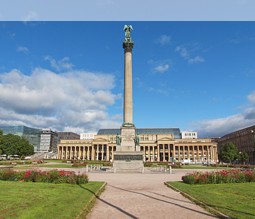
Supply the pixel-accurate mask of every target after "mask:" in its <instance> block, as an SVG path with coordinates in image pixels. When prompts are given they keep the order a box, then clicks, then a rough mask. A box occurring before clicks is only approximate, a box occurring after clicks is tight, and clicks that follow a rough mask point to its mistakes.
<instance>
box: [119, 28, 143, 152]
mask: <svg viewBox="0 0 255 219" xmlns="http://www.w3.org/2000/svg"><path fill="white" fill-rule="evenodd" d="M132 30H133V28H132V26H131V25H125V27H124V31H125V39H124V41H123V44H122V46H123V49H124V103H123V109H124V112H123V124H122V127H121V136H120V138H121V143H120V147H117V151H136V147H135V140H136V135H135V125H134V124H133V91H132V49H133V46H134V42H133V40H132V39H131V31H132ZM116 141H117V140H116ZM117 145H118V143H117ZM138 150H139V149H138Z"/></svg>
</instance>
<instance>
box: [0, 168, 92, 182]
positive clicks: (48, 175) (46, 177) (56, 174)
mask: <svg viewBox="0 0 255 219" xmlns="http://www.w3.org/2000/svg"><path fill="white" fill-rule="evenodd" d="M0 180H8V181H21V182H24V181H25V182H48V183H69V184H84V183H87V182H88V176H87V175H86V174H78V175H77V174H75V173H74V172H72V171H65V170H50V171H40V170H26V171H13V170H1V171H0Z"/></svg>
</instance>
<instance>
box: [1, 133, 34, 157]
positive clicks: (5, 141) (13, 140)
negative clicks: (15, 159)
mask: <svg viewBox="0 0 255 219" xmlns="http://www.w3.org/2000/svg"><path fill="white" fill-rule="evenodd" d="M0 152H1V153H2V154H6V155H19V156H22V155H24V156H28V155H32V154H33V153H34V147H33V145H31V144H29V142H28V141H27V140H26V139H24V138H21V137H20V136H18V135H12V134H7V135H2V136H0Z"/></svg>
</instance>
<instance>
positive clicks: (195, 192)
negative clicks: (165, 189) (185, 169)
mask: <svg viewBox="0 0 255 219" xmlns="http://www.w3.org/2000/svg"><path fill="white" fill-rule="evenodd" d="M167 184H169V185H172V186H173V187H175V188H177V189H179V190H180V191H182V192H185V193H187V194H188V195H190V196H192V197H194V198H195V199H197V200H199V201H201V202H203V203H205V204H207V205H208V206H209V207H213V208H214V209H216V210H218V211H220V212H222V213H223V214H225V215H228V216H230V217H231V218H238V219H251V218H253V219H254V218H255V198H254V197H255V183H233V184H210V185H209V184H207V185H189V184H185V183H182V182H167Z"/></svg>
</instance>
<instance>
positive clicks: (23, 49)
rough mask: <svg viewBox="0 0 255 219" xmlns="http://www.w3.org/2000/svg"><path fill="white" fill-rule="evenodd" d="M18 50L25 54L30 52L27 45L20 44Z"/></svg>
mask: <svg viewBox="0 0 255 219" xmlns="http://www.w3.org/2000/svg"><path fill="white" fill-rule="evenodd" d="M17 51H18V52H21V53H24V54H26V55H27V54H28V53H29V49H28V48H27V47H25V46H19V47H18V48H17Z"/></svg>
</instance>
